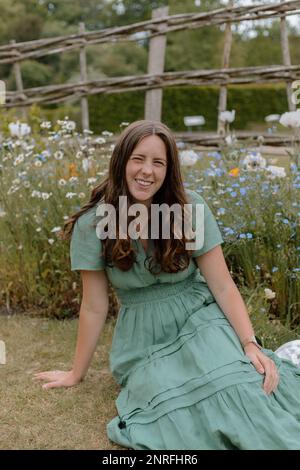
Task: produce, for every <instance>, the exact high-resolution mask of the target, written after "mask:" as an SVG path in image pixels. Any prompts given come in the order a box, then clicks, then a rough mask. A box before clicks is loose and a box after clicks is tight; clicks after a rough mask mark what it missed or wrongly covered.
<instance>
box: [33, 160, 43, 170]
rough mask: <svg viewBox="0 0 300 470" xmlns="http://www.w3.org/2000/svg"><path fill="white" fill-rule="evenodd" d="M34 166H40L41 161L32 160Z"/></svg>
mask: <svg viewBox="0 0 300 470" xmlns="http://www.w3.org/2000/svg"><path fill="white" fill-rule="evenodd" d="M34 166H36V167H37V168H39V167H40V166H42V162H41V161H40V160H36V161H35V162H34Z"/></svg>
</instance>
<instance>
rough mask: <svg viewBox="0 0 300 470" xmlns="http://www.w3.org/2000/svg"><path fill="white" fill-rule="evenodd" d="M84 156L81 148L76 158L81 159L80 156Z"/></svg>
mask: <svg viewBox="0 0 300 470" xmlns="http://www.w3.org/2000/svg"><path fill="white" fill-rule="evenodd" d="M82 157H83V153H82V152H81V151H80V150H79V151H78V152H77V153H76V155H75V158H77V159H79V158H82Z"/></svg>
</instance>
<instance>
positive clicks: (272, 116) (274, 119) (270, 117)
mask: <svg viewBox="0 0 300 470" xmlns="http://www.w3.org/2000/svg"><path fill="white" fill-rule="evenodd" d="M280 117H281V116H280V114H269V115H268V116H266V117H265V121H266V122H277V121H279V119H280Z"/></svg>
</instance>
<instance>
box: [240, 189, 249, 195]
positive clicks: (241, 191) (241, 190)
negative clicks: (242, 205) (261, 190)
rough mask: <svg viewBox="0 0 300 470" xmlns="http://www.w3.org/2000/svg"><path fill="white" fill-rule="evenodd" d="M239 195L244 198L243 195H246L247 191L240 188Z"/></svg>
mask: <svg viewBox="0 0 300 470" xmlns="http://www.w3.org/2000/svg"><path fill="white" fill-rule="evenodd" d="M240 193H241V195H242V196H245V194H247V190H246V189H245V188H240Z"/></svg>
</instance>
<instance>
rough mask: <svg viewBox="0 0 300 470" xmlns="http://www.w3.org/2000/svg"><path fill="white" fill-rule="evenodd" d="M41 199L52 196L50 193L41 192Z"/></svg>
mask: <svg viewBox="0 0 300 470" xmlns="http://www.w3.org/2000/svg"><path fill="white" fill-rule="evenodd" d="M41 196H42V199H44V200H46V199H49V197H50V196H52V193H42V195H41Z"/></svg>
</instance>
